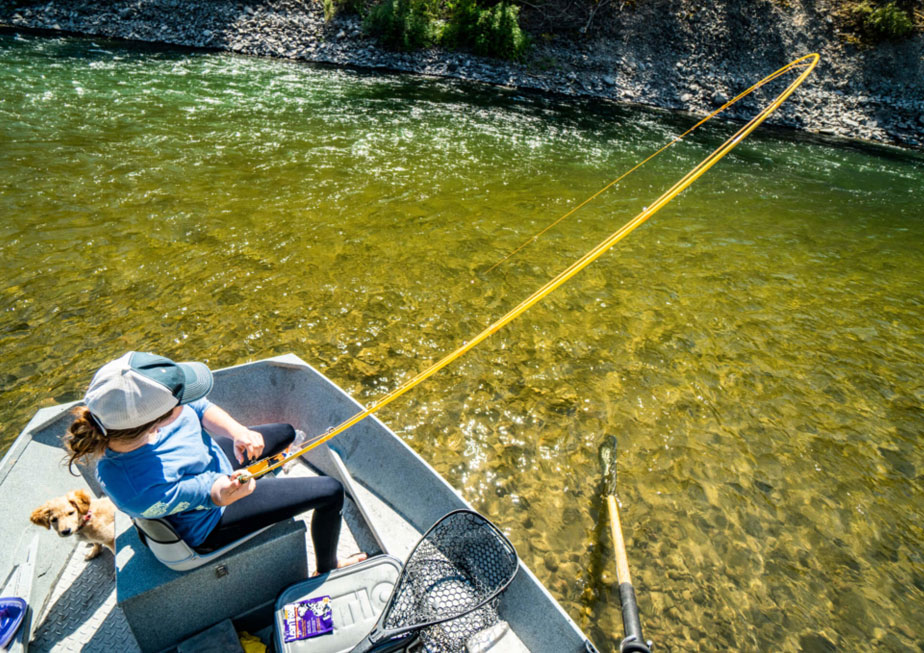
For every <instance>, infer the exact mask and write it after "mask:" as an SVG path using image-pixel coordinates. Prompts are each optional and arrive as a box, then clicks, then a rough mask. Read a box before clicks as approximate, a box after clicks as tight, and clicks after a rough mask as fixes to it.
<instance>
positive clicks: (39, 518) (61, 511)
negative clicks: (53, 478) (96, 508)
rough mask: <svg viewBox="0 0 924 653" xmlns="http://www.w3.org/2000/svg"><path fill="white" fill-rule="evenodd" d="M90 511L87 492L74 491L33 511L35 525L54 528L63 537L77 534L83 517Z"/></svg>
mask: <svg viewBox="0 0 924 653" xmlns="http://www.w3.org/2000/svg"><path fill="white" fill-rule="evenodd" d="M89 510H90V495H89V494H87V492H86V490H74V491H72V492H68V493H67V495H66V496H63V497H56V498H54V499H49V500H48V501H46V502H45V503H43V504H42V505H41V506H39V507H38V508H36V509H35V510H33V511H32V515H31V516H30V517H29V520H30V521H31V522H32V523H33V524H37V525H39V526H44V527H45V528H53V529H55V531H57V533H58V535H60V536H61V537H67V536H68V535H73V534H74V533H76V532H77V530H78V528H79V527H80V523H81V522H82V521H83V516H84V515H85V514H86V513H87V511H89Z"/></svg>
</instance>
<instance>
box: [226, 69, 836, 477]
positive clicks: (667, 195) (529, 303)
mask: <svg viewBox="0 0 924 653" xmlns="http://www.w3.org/2000/svg"><path fill="white" fill-rule="evenodd" d="M820 59H821V57H820V55H818V54H817V53H813V54H808V55H805V56H803V57H800V58H798V59H796V60H795V61H793V62H791V63H789V64H787V65H785V66H783V67H782V68H780V69H779V70H777V71H776V72H774V73H772V74H771V75H768V76H767V77H765V78H764V79H763V80H761V82H759V83H758V84H755V85H754V87H752V90H753V88H757V87H759V86H761V85H762V84H764V83H766V82H767V81H769V80H771V79H776V78H777V77H779V76H780V75H783V74H785V73H787V72H789V71H790V70H793V69H797V68H800V67H801V68H804V70H802V72H801V73H800V74H799V76H798V77H797V78H796V79H795V80H794V81H793V82H791V83H790V84H789V86H787V87H786V88H785V89H784V90H783V91H782V92H781V93H780V94H779V95H777V96H776V98H774V100H773V101H772V102H771V103H770V104H768V105H767V106H766V107H764V108H763V109H762V110H761V111H760V113H758V114H757V115H756V116H754V117H753V118H751V120H749V121H748V122H747V123H745V124H744V126H743V127H741V128H740V129H739V130H738V131H737V132H735V133H734V134H732V136H730V137H729V138H728V139H727V140H726V141H725V142H724V143H722V144H721V145H720V146H719V147H718V148H716V149H715V150H713V152H712V153H711V154H709V155H708V156H707V157H706V158H704V159H703V160H702V161H700V162H699V163H698V164H697V165H696V166H695V167H694V168H693V169H691V170H690V171H689V172H688V173H687V174H686V175H684V176H683V178H681V179H680V180H679V181H677V182H676V183H675V184H674V185H673V186H671V187H670V188H669V189H667V190H666V191H665V192H664V193H662V194H661V196H660V197H658V199H656V200H655V201H654V202H653V203H652V204H651V205H650V206H647V207H645V208H644V209H643V210H642V212H641V213H639V214H638V215H636V216H635V217H634V218H632V219H631V220H629V222H627V223H626V224H625V225H623V226H622V227H621V228H620V229H619V230H617V231H615V232H614V233H612V234H611V235H610V236H608V237H607V238H605V239H604V240H603V241H602V242H600V243H599V244H598V245H596V246H595V247H594V248H593V249H591V250H590V251H589V252H587V253H586V254H584V255H583V256H582V257H581V258H579V259H578V260H576V261H575V262H574V263H572V264H571V265H569V266H568V267H567V268H565V269H564V270H562V271H561V272H559V273H558V274H557V275H556V276H555V277H553V278H552V279H550V280H549V281H547V282H546V283H545V284H544V285H543V286H542V287H541V288H539V289H538V290H536V291H535V292H534V293H533V294H532V295H530V296H529V297H527V298H526V299H524V300H523V301H522V302H520V303H519V304H518V305H517V306H516V307H514V308H513V309H512V310H511V311H509V312H508V313H507V314H505V315H504V316H503V317H501V318H499V319H497V320H495V321H494V322H492V323H491V324H490V325H488V326H487V327H486V328H485V329H484V330H482V331H481V332H480V333H478V334H477V335H475V336H474V337H473V338H472V339H471V340H467V341H463V343H462V345H461V346H459V347H458V348H456V349H455V350H453V351H452V352H450V353H449V354H447V355H446V356H444V357H443V358H441V359H440V360H438V361H437V362H436V363H433V364H432V365H430V367H428V368H426V369H425V370H423V371H422V372H420V373H419V374H417V376H415V377H413V378H412V379H410V380H409V381H406V382H405V383H403V384H401V385H400V386H398V387H397V388H395V389H394V390H392V391H391V392H389V393H388V394H386V395H385V396H384V397H382V398H381V399H380V400H379V401H377V402H373V403H372V404H370V405H369V406H368V407H367V408H365V409H363V410H361V411H360V412H358V413H356V414H355V415H353V416H352V417H350V418H349V419H347V420H345V421H344V422H341V423H340V424H339V425H337V426H335V427H332V428H330V429H328V430H327V432H325V433H321V434H319V435H316V436H314V437H313V438H311V439H310V440H308V442H307V443H306V444H305V445H304V446H303V447H302V448H301V449H299V450H297V451H295V452H291V453H289V454H285V453H280V454H277V455H275V456H270V457H268V458H264V459H262V460H258V461H256V462H254V463H252V464H250V465H248V466H247V467H246V468H245V470H244V471H243V472H242V473H241V474H239V475H238V476H237V477H236V478H237V480H238V482H239V483H247V482H248V481H250V479H253V478H259V477H261V476H263V475H264V474H267V473H269V472H271V471H273V470H275V469H278V468H279V467H281V466H282V465H284V464H285V463H286V461H287V460H288V459H289V458H293V457H295V456H302V455H304V454H306V453H308V452H309V451H311V450H312V449H314V448H315V447H317V446H320V445H322V444H324V443H325V442H327V441H328V440H330V439H332V438H334V437H336V436H337V435H339V434H340V433H343V432H344V431H346V430H347V429H348V428H350V427H351V426H354V425H355V424H357V423H359V422H361V421H362V420H364V419H365V418H367V417H369V415H372V414H373V413H375V412H377V411H379V410H381V409H382V408H384V407H385V406H387V405H388V404H390V403H391V402H393V401H394V400H395V399H397V398H398V397H400V396H401V395H403V394H404V393H406V392H407V391H408V390H410V389H411V388H413V387H415V386H417V385H418V384H420V383H421V382H423V381H425V380H426V379H428V378H430V377H431V376H433V375H434V374H436V373H437V372H439V371H440V370H441V369H443V368H444V367H446V366H447V365H449V364H450V363H452V362H453V361H455V360H456V359H457V358H459V357H461V356H463V355H465V354H466V353H468V352H469V351H471V350H472V349H474V348H475V347H476V346H478V345H479V344H481V343H482V342H484V341H485V340H487V339H488V338H489V337H491V336H492V335H494V334H495V333H497V332H498V331H499V330H500V329H502V328H503V327H504V326H506V325H507V324H509V323H510V322H512V321H513V320H515V319H516V318H518V317H519V316H520V315H522V314H523V313H525V312H526V311H528V310H529V309H530V308H532V307H533V306H534V305H536V304H537V303H539V302H540V301H542V299H544V298H545V297H546V296H547V295H549V294H550V293H551V292H552V291H554V290H556V289H557V288H559V287H560V286H561V285H563V284H564V283H566V282H567V281H568V280H570V279H571V278H572V277H574V276H575V275H576V274H577V273H578V272H580V271H581V270H583V269H584V268H586V267H587V266H588V265H590V264H591V263H593V262H594V261H595V260H597V259H598V258H600V257H601V256H602V255H603V254H604V253H605V252H606V251H607V250H608V249H610V248H611V247H612V246H613V245H615V244H616V243H618V242H619V241H620V240H622V239H623V238H625V237H626V236H628V235H629V234H630V233H632V232H633V231H634V230H635V229H637V228H638V227H639V226H641V225H642V224H643V223H644V222H645V221H646V220H648V218H650V217H651V216H653V215H654V214H655V213H657V212H658V211H660V210H661V209H662V208H664V207H665V206H666V205H667V204H668V203H669V202H670V201H671V200H673V199H674V198H675V197H676V196H677V195H679V194H680V193H681V192H683V191H684V190H685V189H686V188H687V187H688V186H690V185H691V184H692V183H693V182H694V181H696V180H697V179H699V178H700V177H701V176H702V175H703V174H705V173H706V171H707V170H709V169H710V168H711V167H712V166H714V165H715V164H716V163H718V162H719V160H720V159H721V158H722V157H724V156H725V155H726V154H728V153H729V152H730V151H731V150H733V149H734V148H735V147H736V146H737V145H738V144H739V143H740V142H741V141H742V140H744V139H745V138H746V137H747V136H748V135H749V134H750V133H751V132H753V131H754V130H755V129H757V127H758V126H759V125H760V124H761V123H763V122H764V121H765V120H766V119H767V118H768V117H769V116H770V115H771V114H772V113H774V112H775V111H776V110H777V109H779V107H780V105H781V104H783V102H784V101H785V100H786V99H787V98H788V97H789V96H790V95H792V94H793V92H794V91H795V90H796V89H797V88H798V87H799V86H800V85H801V84H802V82H804V81H805V79H806V78H807V77H808V76H809V75H810V74H811V72H812V71H813V70H814V69H815V66H816V65H818V62H819V60H820ZM740 97H743V96H739V98H740ZM737 99H738V98H736V100H737ZM663 149H664V148H662V150H663ZM649 158H650V157H649ZM601 192H602V191H601ZM597 195H599V193H597ZM583 204H586V202H584V203H583ZM583 204H582V205H583Z"/></svg>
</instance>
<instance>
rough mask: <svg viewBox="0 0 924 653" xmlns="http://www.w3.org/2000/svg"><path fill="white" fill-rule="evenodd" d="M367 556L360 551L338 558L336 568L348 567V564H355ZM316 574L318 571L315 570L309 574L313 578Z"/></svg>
mask: <svg viewBox="0 0 924 653" xmlns="http://www.w3.org/2000/svg"><path fill="white" fill-rule="evenodd" d="M368 557H369V556H367V555H366V554H365V553H363V552H362V551H360V552H359V553H354V554H353V555H351V556H350V557H349V558H346V559H345V560H340V561H338V562H337V569H343V568H344V567H349V566H350V565H355V564H356V563H357V562H362V561H363V560H365V559H366V558H368ZM317 575H318V572H317V571H316V572H314V573H313V574H311V577H312V578H314V577H315V576H317Z"/></svg>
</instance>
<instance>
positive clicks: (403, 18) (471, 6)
mask: <svg viewBox="0 0 924 653" xmlns="http://www.w3.org/2000/svg"><path fill="white" fill-rule="evenodd" d="M323 2H324V9H325V11H324V13H325V16H327V17H328V18H330V17H332V16H333V15H334V14H336V12H337V11H338V10H343V11H348V12H354V13H358V14H360V15H361V16H363V17H364V26H365V29H366V31H367V32H369V33H370V34H372V35H374V36H376V37H377V38H378V39H379V42H380V43H381V44H382V45H384V46H385V47H388V48H391V49H393V50H418V49H421V48H427V47H431V46H437V45H438V46H441V47H444V48H448V49H458V50H469V51H471V52H474V53H475V54H479V55H482V56H486V57H498V58H501V59H514V60H520V59H522V58H523V57H524V56H525V55H526V52H527V50H528V49H529V38H528V37H527V36H526V34H525V33H524V32H523V30H521V29H520V24H519V13H520V8H519V7H517V6H514V5H513V4H511V3H510V1H509V0H501V1H500V2H498V3H496V4H490V2H491V0H373V2H372V4H371V5H370V4H367V5H364V4H363V0H323Z"/></svg>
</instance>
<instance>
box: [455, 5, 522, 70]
mask: <svg viewBox="0 0 924 653" xmlns="http://www.w3.org/2000/svg"><path fill="white" fill-rule="evenodd" d="M450 12H451V13H450V16H449V21H448V23H447V24H446V27H445V29H444V30H443V34H442V39H441V41H442V43H443V45H445V46H447V47H451V48H466V49H470V50H472V51H473V52H474V53H475V54H480V55H483V56H487V57H500V58H502V59H522V58H523V56H524V55H525V54H526V51H527V49H528V48H529V38H528V37H527V36H526V34H524V33H523V30H521V29H520V24H519V22H518V16H519V13H520V8H519V7H514V6H513V5H511V4H509V3H508V2H507V1H506V0H501V2H500V3H498V4H496V5H494V6H493V7H486V8H482V7H479V6H478V3H477V0H460V1H459V2H458V3H457V4H454V5H452V4H451V5H450Z"/></svg>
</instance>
